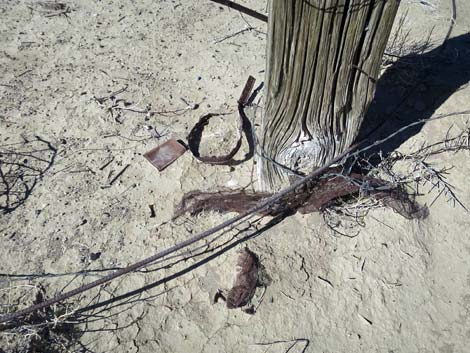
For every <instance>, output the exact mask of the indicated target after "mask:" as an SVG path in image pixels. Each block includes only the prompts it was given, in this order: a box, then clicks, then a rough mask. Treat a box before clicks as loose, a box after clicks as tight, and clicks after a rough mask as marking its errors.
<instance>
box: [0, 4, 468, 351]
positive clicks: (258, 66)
mask: <svg viewBox="0 0 470 353" xmlns="http://www.w3.org/2000/svg"><path fill="white" fill-rule="evenodd" d="M243 3H244V4H246V5H247V6H249V7H251V8H254V9H256V10H258V11H261V12H264V11H265V3H264V2H263V1H255V0H250V1H244V2H243ZM65 4H66V6H65V7H64V6H58V5H51V4H50V3H49V4H47V3H40V2H37V1H16V0H0V31H1V37H0V41H1V46H0V153H1V154H0V157H1V159H2V161H1V163H2V165H1V170H2V173H3V175H2V178H3V179H2V180H3V184H0V193H2V194H1V195H0V205H1V207H2V210H1V211H2V213H1V214H0V217H1V218H0V258H1V265H0V272H1V273H2V275H1V278H0V281H1V282H0V295H1V296H0V298H1V299H0V301H1V309H0V310H1V311H2V312H3V313H5V312H8V311H12V310H17V309H20V308H23V307H25V306H26V305H28V304H31V303H32V302H33V301H34V300H35V298H37V297H38V293H41V292H43V293H44V295H45V296H46V297H50V296H53V295H54V294H56V293H58V292H60V291H64V290H68V289H72V288H75V287H77V286H78V285H80V284H82V283H86V282H89V281H91V280H92V279H96V278H97V277H98V276H102V275H103V274H105V273H108V272H109V270H112V269H115V268H118V267H123V266H126V265H128V264H131V263H133V262H136V261H138V260H140V259H143V258H145V257H147V256H150V255H152V254H154V253H155V252H156V251H158V250H161V249H164V248H166V247H169V246H171V245H173V244H175V243H177V242H179V241H182V240H184V239H186V238H187V237H189V236H191V235H194V234H196V233H197V232H200V231H202V230H205V229H208V228H209V227H211V226H214V225H216V224H217V223H219V222H221V221H222V220H225V219H227V218H228V217H230V215H223V214H216V213H204V214H202V215H200V216H197V217H189V216H188V217H183V218H181V219H179V220H176V221H174V222H172V221H171V218H172V215H173V209H174V207H175V205H176V204H177V203H178V202H179V200H180V199H181V197H182V195H183V194H184V193H185V192H188V191H191V190H194V189H201V190H219V189H222V188H241V187H249V188H251V187H255V185H256V180H255V179H256V176H255V175H254V174H253V173H252V169H253V168H252V167H253V162H252V161H249V162H246V163H244V164H241V165H239V166H236V167H234V168H231V167H228V166H210V165H207V164H202V163H200V162H198V161H197V160H195V159H194V158H193V156H192V155H191V154H190V153H186V154H185V155H183V157H181V158H180V159H178V160H177V162H176V163H174V164H173V165H171V166H170V167H169V168H168V169H166V170H165V171H163V172H161V173H160V172H158V171H157V170H156V169H154V168H153V167H152V166H151V165H150V164H149V163H147V162H146V161H145V159H144V158H143V156H142V155H143V153H145V152H146V151H147V150H149V149H151V148H153V147H154V146H156V145H158V144H160V143H161V142H163V141H165V140H166V139H168V138H170V137H175V138H185V137H186V135H187V134H188V132H189V130H190V129H191V127H192V126H193V125H194V124H195V123H196V121H197V120H198V119H199V117H200V116H202V115H203V114H206V113H209V112H218V113H231V115H230V114H229V115H226V116H224V117H222V118H220V120H219V121H218V122H216V123H214V124H212V125H211V129H210V130H209V132H208V134H207V135H206V136H205V139H206V141H208V146H209V147H208V149H209V150H211V151H212V150H213V151H221V150H223V148H224V147H227V146H229V145H230V143H231V142H233V136H234V135H235V131H236V115H235V113H236V100H237V98H238V96H239V95H240V93H241V89H242V87H243V85H244V83H245V81H246V78H247V76H248V75H250V74H251V75H253V76H255V77H256V78H257V80H258V82H261V81H262V80H263V70H264V60H265V45H266V36H265V32H266V27H265V24H263V23H260V22H259V21H257V20H254V19H250V18H248V17H246V16H245V17H244V18H243V17H242V16H241V15H240V14H239V13H238V12H235V11H233V10H229V9H227V8H222V7H220V6H218V5H216V4H214V3H211V2H210V1H202V0H197V1H196V0H186V1H178V0H172V1H167V0H157V1H156V0H138V1H124V0H114V1H99V0H90V1H85V0H72V1H66V2H65ZM456 9H457V17H456V21H455V25H454V27H453V30H452V33H451V37H450V39H451V40H452V39H454V38H461V39H462V38H464V39H465V36H464V37H461V36H462V35H465V34H466V33H468V32H469V31H470V20H469V19H470V3H469V2H467V1H466V0H457V1H456ZM405 13H407V15H406V18H405V21H402V23H401V30H402V31H403V32H405V34H406V32H407V31H408V30H410V33H409V35H408V36H406V41H405V43H404V44H405V46H409V47H410V48H411V47H412V46H413V44H417V46H418V47H419V45H421V44H422V43H423V41H425V40H426V38H427V37H428V35H429V34H430V33H431V36H430V43H431V44H432V47H431V48H429V50H432V49H433V48H436V47H437V48H438V47H439V46H440V45H441V44H442V41H443V39H444V38H445V36H446V33H447V31H448V28H449V24H450V18H451V16H452V1H450V0H427V1H418V0H416V1H415V0H413V1H411V0H408V1H403V2H402V5H401V9H400V15H399V18H404V17H402V16H404V14H405ZM250 25H251V26H252V27H250ZM242 30H244V31H243V32H241V33H238V32H239V31H242ZM395 30H397V29H395ZM237 33H238V34H237ZM232 35H233V36H232ZM459 36H460V37H459ZM465 40H466V42H465ZM465 40H464V41H463V43H464V44H463V45H461V46H452V45H451V46H450V50H448V54H449V60H448V62H447V63H446V64H443V66H442V67H441V68H445V69H446V70H448V72H447V73H446V74H445V75H444V76H445V77H444V78H443V77H442V75H441V76H439V75H437V76H432V75H431V77H437V78H440V80H439V79H436V80H428V81H423V82H411V81H412V79H413V77H415V76H413V72H414V71H415V70H417V67H415V66H412V67H408V68H406V65H405V69H404V70H403V71H402V72H401V73H400V72H399V73H397V74H396V77H395V78H396V79H395V80H394V84H395V88H394V89H396V90H397V92H398V91H400V90H405V88H406V87H407V85H410V84H413V85H414V86H413V87H415V86H416V85H415V84H416V83H417V87H418V89H417V90H415V91H414V92H415V93H414V94H413V95H411V96H409V97H408V99H407V100H406V101H405V102H404V103H403V102H401V103H400V104H402V103H403V104H402V106H403V107H405V108H406V109H408V110H407V111H408V112H410V111H411V112H412V115H413V116H414V117H415V118H416V119H419V118H420V117H421V116H420V114H424V112H426V111H427V110H429V109H431V110H432V112H431V113H432V114H443V113H453V112H457V111H463V110H468V109H470V103H469V102H470V87H469V86H468V84H466V83H468V81H469V66H467V67H465V65H463V66H458V65H457V64H458V63H462V60H464V61H463V63H465V58H466V57H469V56H470V53H469V51H468V48H469V47H470V42H469V41H468V38H466V39H465ZM459 43H460V44H461V43H462V42H459ZM465 43H467V44H465ZM395 45H396V43H395ZM466 48H467V49H466ZM389 49H390V50H396V48H389ZM402 54H403V53H402ZM404 54H406V52H405V53H404ZM462 58H463V59H462ZM459 60H460V61H459ZM392 61H393V60H392ZM467 62H468V61H467ZM456 63H457V64H456ZM392 64H393V63H392ZM434 69H440V68H439V67H438V68H431V69H430V70H431V71H432V70H434ZM120 91H121V92H120ZM430 91H432V92H444V93H443V97H444V98H442V96H440V97H441V98H440V100H434V98H432V97H434V95H432V94H429V92H430ZM116 92H117V93H116ZM430 97H431V98H432V99H431V98H430ZM430 100H432V101H431V102H430ZM436 102H438V104H437V103H436ZM392 103H393V104H395V102H392ZM194 104H198V106H195V105H194ZM397 104H398V103H397ZM113 105H114V107H113ZM193 108H197V109H193ZM405 108H402V109H405ZM428 108H429V109H428ZM126 109H127V110H126ZM148 110H151V111H153V113H152V114H151V113H145V111H148ZM142 111H144V112H142ZM408 115H410V113H408ZM429 116H430V115H426V116H424V117H429ZM468 117H469V116H468V115H464V114H460V115H456V116H452V117H449V118H446V119H440V120H433V121H429V122H427V123H426V124H424V126H423V127H422V128H420V129H418V130H416V131H415V133H414V134H412V136H409V138H407V139H406V140H404V141H402V142H401V143H400V145H399V146H397V148H398V149H399V150H400V151H402V152H406V153H407V152H410V151H413V150H415V149H416V148H418V147H419V146H420V145H421V144H422V143H433V142H438V141H441V140H442V139H443V138H445V136H446V133H447V131H448V130H449V128H450V127H452V129H451V130H450V132H449V134H451V135H452V134H455V133H458V132H459V131H460V130H462V129H465V128H466V126H468V125H467V123H466V121H467V119H468ZM393 119H398V120H397V121H399V119H400V116H396V115H395V116H394V117H393ZM394 121H395V120H394ZM255 123H256V121H255ZM390 129H391V128H390ZM386 132H387V133H390V132H392V130H388V131H386ZM211 143H212V145H211ZM211 146H212V147H211ZM209 152H210V151H209ZM468 158H469V152H468V151H461V152H458V153H443V154H439V155H437V156H435V157H433V158H432V160H431V161H430V162H432V164H433V165H434V166H436V167H438V168H442V167H453V168H452V169H451V170H449V172H448V175H447V180H448V181H449V182H450V184H452V185H453V186H454V188H455V189H454V192H455V194H456V195H457V197H458V198H459V200H460V201H461V202H462V203H463V204H464V205H467V207H470V177H469V175H470V163H469V159H468ZM120 172H122V173H121V174H120ZM5 175H6V176H8V177H9V178H10V179H8V180H10V182H9V185H8V187H9V188H7V185H6V184H7V183H5V182H4V181H5V177H6V176H5ZM20 175H22V177H20ZM116 177H117V178H116ZM12 180H16V182H15V183H13V182H12ZM0 183H2V181H0ZM439 192H440V190H439V189H435V190H432V191H429V188H428V189H426V188H424V189H423V193H422V195H421V196H419V197H418V201H419V202H420V203H421V204H425V203H426V204H428V205H431V203H432V201H433V200H434V199H435V198H436V196H437V195H438V194H439ZM149 205H153V207H154V210H155V217H151V211H150V207H149ZM429 211H430V214H429V217H428V218H426V219H424V220H407V219H404V218H403V217H401V216H400V215H398V214H396V213H394V212H393V211H391V210H389V209H383V208H377V209H373V210H371V211H370V212H369V214H368V215H367V216H366V217H365V218H364V224H362V225H358V224H356V225H354V222H353V223H351V228H350V229H349V228H347V229H346V230H345V232H347V235H349V236H353V235H355V236H353V237H347V236H342V235H340V234H339V233H337V232H334V231H333V230H331V229H330V228H329V227H328V226H327V224H326V223H325V220H324V219H323V217H322V215H320V214H310V215H295V216H292V217H289V218H287V219H286V220H284V221H283V222H282V223H280V224H278V225H276V226H274V227H273V228H271V229H269V230H267V231H265V232H263V233H262V234H260V235H259V236H258V237H256V238H254V239H250V240H249V241H247V242H246V243H244V244H239V245H237V246H236V247H234V248H232V249H230V250H229V251H227V252H225V253H224V254H222V255H221V256H219V257H217V258H215V259H213V260H212V261H210V262H208V263H206V264H204V265H203V266H200V267H195V268H194V269H192V270H191V271H188V272H187V273H184V274H182V275H181V276H178V277H176V278H174V279H172V280H171V281H168V282H165V283H159V282H157V281H158V280H159V279H161V278H164V277H165V276H168V275H171V274H174V273H176V272H177V271H179V270H182V269H184V268H187V267H188V266H190V265H193V264H195V262H196V260H198V259H201V258H202V257H195V258H191V259H189V260H187V261H186V262H181V263H178V264H176V265H175V266H173V267H167V268H163V269H160V270H158V271H147V272H144V273H134V274H132V275H128V276H125V277H123V278H120V279H117V280H115V281H113V282H112V283H110V284H107V285H105V286H103V287H101V288H100V289H96V290H92V291H90V292H87V293H85V294H84V295H81V296H79V297H76V298H73V299H71V300H69V302H68V304H69V305H68V306H67V307H64V306H56V307H54V308H52V309H51V310H49V311H48V314H47V315H49V317H50V318H53V317H54V316H55V317H56V318H57V324H56V325H55V326H51V327H50V328H49V329H48V330H44V329H41V328H40V327H29V328H28V327H26V328H24V329H23V330H22V331H17V332H18V333H17V334H14V333H11V332H10V333H8V332H6V333H5V332H4V333H2V334H0V335H1V336H0V348H1V349H0V351H2V349H3V351H5V352H15V351H16V352H26V351H30V352H43V351H44V352H56V351H71V352H72V351H77V352H240V351H248V352H271V353H274V352H286V351H287V350H288V349H289V348H290V352H384V353H385V352H386V353H391V352H395V353H398V352H423V353H424V352H441V353H452V352H466V351H468V349H469V348H468V347H469V343H470V260H469V259H470V234H469V229H470V217H469V214H468V212H466V211H465V210H464V209H463V208H462V207H461V206H459V205H458V204H456V205H455V206H454V205H453V204H452V202H447V198H446V196H444V195H441V197H439V198H438V199H437V200H436V201H435V202H434V203H433V204H432V205H431V206H430V208H429ZM339 221H341V222H343V223H344V222H345V220H343V219H341V218H339ZM344 228H345V227H343V231H344ZM357 231H359V233H357ZM225 240H227V239H225ZM243 246H248V247H249V248H250V249H251V250H252V251H254V252H256V253H257V254H258V255H259V256H260V259H261V263H262V265H263V267H264V271H265V272H266V273H267V275H268V276H269V278H270V280H269V281H268V283H269V285H268V286H267V287H266V290H265V293H264V297H263V298H262V300H260V299H261V295H262V292H263V289H262V288H260V289H258V290H257V292H256V294H255V299H254V300H255V305H258V302H260V304H259V306H258V307H257V311H256V313H255V314H254V315H250V314H246V313H244V312H242V311H241V310H228V309H227V308H226V306H225V305H224V304H223V302H218V303H216V304H214V303H213V298H214V295H215V293H216V292H217V290H218V289H219V288H220V289H224V288H229V287H230V285H231V283H232V280H233V272H234V268H235V267H234V264H235V262H236V257H237V249H240V248H242V247H243ZM206 256H207V255H206ZM157 267H158V265H157V266H155V265H154V266H153V267H152V268H153V269H155V268H157ZM93 270H103V271H102V272H97V271H93ZM78 271H82V272H80V273H78V274H76V273H77V272H78ZM83 271H84V272H83ZM87 271H88V272H87ZM7 274H8V276H7ZM47 274H49V276H48V275H47ZM51 274H56V276H51ZM60 274H62V275H60ZM19 275H25V276H19ZM33 275H36V276H35V277H34V276H33ZM144 286H148V287H146V288H144V289H142V290H140V291H139V292H138V293H137V294H135V295H133V296H130V297H127V298H125V299H123V300H117V301H115V302H112V303H110V304H108V305H107V306H101V307H100V306H97V307H90V305H91V304H95V303H100V302H101V303H102V302H103V301H105V300H108V299H111V298H115V297H117V296H119V295H121V294H125V293H129V292H131V291H134V290H138V289H141V288H142V287H144ZM85 307H88V310H87V311H83V312H82V313H81V314H80V315H79V317H78V319H77V318H74V317H73V316H72V317H68V316H67V314H68V313H72V312H73V311H74V310H77V309H79V308H85ZM41 315H45V314H44V313H43V314H41ZM69 319H70V320H69ZM77 320H81V321H80V322H76V321H77ZM70 344H72V346H70ZM67 349H68V350H67Z"/></svg>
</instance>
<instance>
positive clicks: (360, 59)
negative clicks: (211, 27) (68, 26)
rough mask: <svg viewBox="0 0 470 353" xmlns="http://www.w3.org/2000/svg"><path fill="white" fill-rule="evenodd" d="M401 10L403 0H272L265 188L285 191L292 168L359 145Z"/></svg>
mask: <svg viewBox="0 0 470 353" xmlns="http://www.w3.org/2000/svg"><path fill="white" fill-rule="evenodd" d="M398 5H399V0H272V1H271V4H270V12H269V24H268V47H267V69H266V102H265V112H264V116H263V119H262V130H261V149H262V150H261V155H263V157H262V158H260V160H259V161H258V172H259V177H260V181H261V187H262V189H265V190H276V189H279V188H280V187H282V186H283V185H284V184H285V183H286V182H287V180H288V176H289V174H290V172H289V170H300V171H311V170H312V168H315V167H320V166H322V165H324V164H325V162H327V161H328V160H330V159H332V158H333V157H335V156H337V155H338V154H340V153H341V152H343V151H344V150H345V149H346V148H348V147H349V146H350V145H351V143H352V142H353V141H354V139H355V138H356V136H357V134H358V132H359V128H360V125H361V122H362V120H363V118H364V114H365V112H366V110H367V108H368V106H369V104H370V102H371V100H372V98H373V95H374V91H375V86H376V81H377V78H378V75H379V69H380V64H381V59H382V55H383V52H384V50H385V45H386V43H387V40H388V37H389V35H390V32H391V28H392V25H393V21H394V18H395V15H396V12H397V9H398ZM273 161H274V162H273ZM280 165H282V166H284V167H281V166H280Z"/></svg>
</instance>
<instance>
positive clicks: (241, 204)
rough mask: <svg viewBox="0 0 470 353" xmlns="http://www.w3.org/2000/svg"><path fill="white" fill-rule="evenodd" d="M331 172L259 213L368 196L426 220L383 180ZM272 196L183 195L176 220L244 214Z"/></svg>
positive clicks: (233, 192)
mask: <svg viewBox="0 0 470 353" xmlns="http://www.w3.org/2000/svg"><path fill="white" fill-rule="evenodd" d="M330 173H333V174H334V175H333V176H331V177H329V178H323V179H320V180H315V181H312V182H309V183H306V184H305V185H303V186H302V187H300V188H298V189H296V190H295V191H294V192H292V193H289V194H287V195H286V196H285V197H284V198H283V199H281V200H279V201H277V202H276V203H273V204H272V205H270V206H269V207H268V208H266V209H264V210H263V211H261V212H259V213H258V214H259V215H262V216H265V215H270V216H277V215H280V214H282V213H293V212H296V211H298V212H300V213H302V214H307V213H311V212H319V211H322V210H323V209H325V208H326V207H328V206H330V205H331V204H332V203H334V202H336V201H337V200H339V199H341V198H347V197H350V196H354V195H357V194H359V193H363V194H364V193H365V194H366V195H367V196H369V197H372V198H375V199H377V200H382V201H383V203H384V204H385V205H386V206H388V207H390V208H392V209H393V210H395V211H396V212H397V213H399V214H400V215H402V216H403V217H405V218H407V219H416V218H425V217H426V215H427V209H426V207H422V206H420V205H418V204H417V203H416V202H415V201H414V200H412V199H411V198H410V197H409V195H408V194H407V193H406V192H405V191H404V190H402V189H400V188H397V187H394V186H393V185H390V184H389V183H387V182H386V181H384V180H380V179H376V178H371V177H367V176H363V175H361V174H358V173H352V174H351V175H349V176H342V175H339V174H336V173H337V170H335V169H331V170H330ZM365 185H366V186H367V187H365ZM269 196H272V194H270V193H265V192H263V193H253V192H251V193H250V192H246V191H240V190H230V191H219V192H215V193H211V192H201V191H191V192H189V193H187V194H186V195H184V197H183V199H182V201H181V203H180V204H179V206H178V207H177V209H176V212H175V217H179V216H181V215H182V214H184V213H189V214H191V215H193V216H194V215H197V214H199V213H200V212H202V211H217V212H237V213H242V212H245V211H246V210H248V209H250V208H252V207H254V206H255V205H257V204H258V203H259V202H260V201H261V200H262V199H265V198H267V197H269Z"/></svg>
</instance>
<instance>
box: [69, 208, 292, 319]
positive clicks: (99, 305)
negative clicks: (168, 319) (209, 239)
mask: <svg viewBox="0 0 470 353" xmlns="http://www.w3.org/2000/svg"><path fill="white" fill-rule="evenodd" d="M290 215H291V213H285V214H281V215H279V216H277V217H275V218H273V219H271V220H270V221H269V222H268V223H267V224H265V225H263V226H262V227H261V228H260V229H257V230H255V231H254V232H252V233H250V234H248V235H245V236H244V237H242V238H239V239H236V240H235V241H233V242H229V243H228V244H226V245H224V246H222V247H220V249H219V250H217V251H215V252H213V253H212V254H210V255H209V256H207V257H205V258H203V259H201V260H199V261H197V262H196V263H194V264H192V265H190V266H187V267H186V268H184V269H182V270H180V271H178V272H175V273H173V274H171V275H169V276H166V277H164V278H162V279H159V280H158V281H156V282H153V283H150V284H148V285H146V286H143V287H141V288H138V289H135V290H133V291H130V292H127V293H124V294H121V295H119V296H116V297H113V298H110V299H108V300H105V301H102V302H99V303H95V304H92V305H88V306H86V307H84V308H81V309H79V310H77V311H76V313H77V314H82V313H84V312H87V311H92V310H96V309H98V308H102V307H105V308H106V309H109V307H107V306H108V305H111V304H113V303H119V302H121V301H123V300H124V299H127V298H130V297H133V296H136V295H139V294H141V293H143V292H145V291H148V290H150V289H153V288H155V287H158V286H161V285H162V284H165V283H168V282H170V281H172V280H174V279H176V278H179V277H181V276H183V275H185V274H187V273H189V272H191V271H193V270H195V269H197V268H199V267H201V266H202V265H205V264H206V263H208V262H210V261H212V260H214V259H216V258H217V257H219V256H220V255H222V254H224V253H226V252H227V251H229V250H231V249H233V248H234V247H236V246H237V245H240V244H243V243H244V242H246V241H248V240H249V239H252V238H255V237H257V236H259V235H261V234H262V233H264V232H265V231H267V230H269V229H271V228H272V227H274V226H275V225H277V224H279V223H280V222H282V221H283V220H284V219H285V218H286V217H288V216H290ZM213 250H214V249H209V250H206V251H205V252H209V251H213ZM123 304H128V303H126V302H125V303H123ZM116 306H119V304H118V305H116Z"/></svg>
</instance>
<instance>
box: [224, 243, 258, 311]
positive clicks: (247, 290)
mask: <svg viewBox="0 0 470 353" xmlns="http://www.w3.org/2000/svg"><path fill="white" fill-rule="evenodd" d="M237 267H238V271H237V276H236V278H235V282H234V284H233V287H232V288H231V289H230V290H229V291H228V293H227V298H226V299H227V308H229V309H235V308H241V307H243V306H245V305H247V304H249V303H250V301H251V298H253V295H254V294H255V290H256V287H257V284H258V270H259V259H258V256H257V255H256V254H255V253H254V252H252V251H250V250H249V249H248V248H244V249H242V250H241V251H240V255H239V257H238V261H237Z"/></svg>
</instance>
